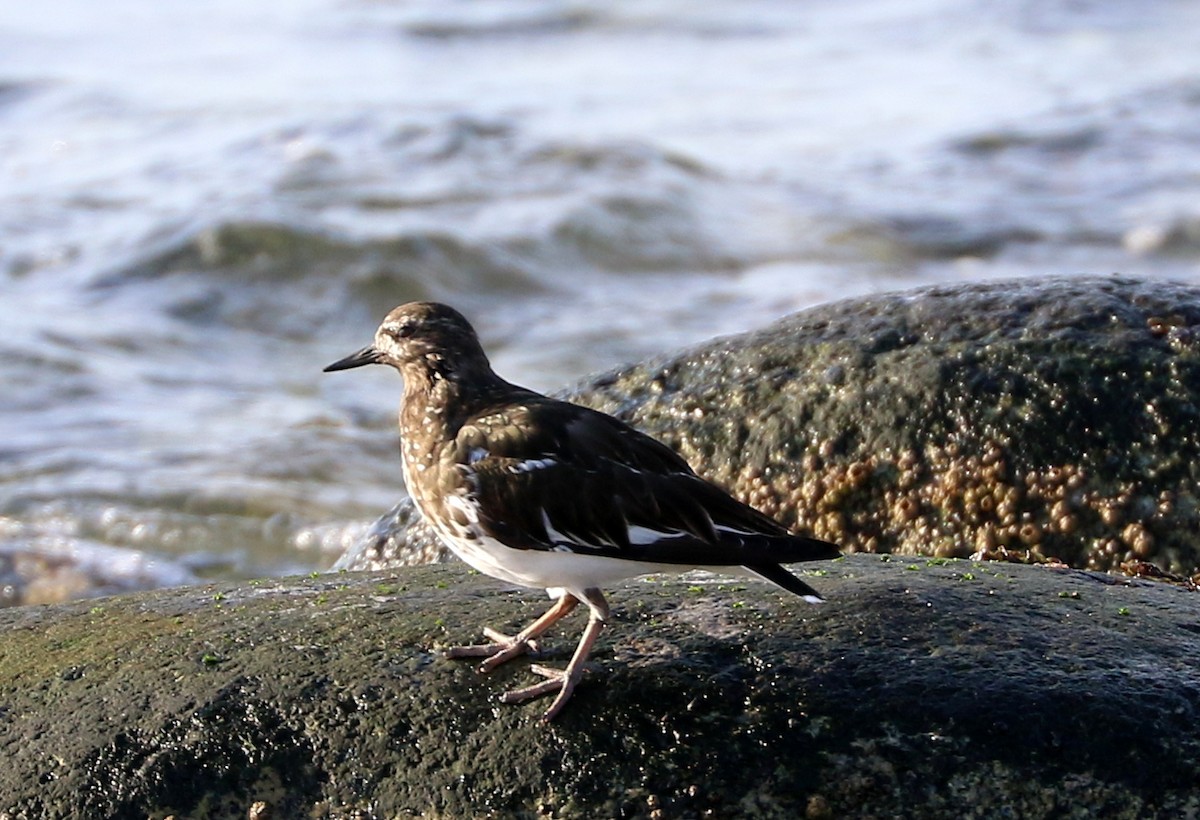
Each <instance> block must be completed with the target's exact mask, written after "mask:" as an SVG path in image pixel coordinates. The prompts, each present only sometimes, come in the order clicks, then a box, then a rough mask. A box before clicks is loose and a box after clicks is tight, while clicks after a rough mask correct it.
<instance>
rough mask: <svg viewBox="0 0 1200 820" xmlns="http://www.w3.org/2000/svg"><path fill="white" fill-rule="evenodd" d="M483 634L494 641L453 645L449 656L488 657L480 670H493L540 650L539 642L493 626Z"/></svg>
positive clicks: (487, 628)
mask: <svg viewBox="0 0 1200 820" xmlns="http://www.w3.org/2000/svg"><path fill="white" fill-rule="evenodd" d="M483 634H484V635H485V636H486V637H487V638H489V639H490V640H491V641H492V642H491V643H485V644H477V645H474V646H452V647H450V648H449V649H447V650H446V652H445V656H446V657H447V658H487V660H485V661H484V662H483V663H482V664H480V665H479V671H480V672H491V671H492V670H493V669H495V668H496V667H497V666H499V665H500V664H502V663H504V662H505V661H510V660H512V659H513V658H516V657H518V656H520V655H524V654H530V655H536V654H538V652H539V651H540V649H539V647H538V642H537V641H535V640H533V639H527V638H522V637H521V636H520V635H517V636H515V637H510V636H508V635H505V634H503V633H500V632H497V631H496V630H494V629H492V628H491V627H486V626H485V627H484V628H483Z"/></svg>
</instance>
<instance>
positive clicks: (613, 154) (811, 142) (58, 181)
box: [0, 0, 1200, 603]
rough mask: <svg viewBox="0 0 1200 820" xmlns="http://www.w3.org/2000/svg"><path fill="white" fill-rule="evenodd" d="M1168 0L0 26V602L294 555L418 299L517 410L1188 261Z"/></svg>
mask: <svg viewBox="0 0 1200 820" xmlns="http://www.w3.org/2000/svg"><path fill="white" fill-rule="evenodd" d="M1197 42H1200V4H1196V3H1193V2H1190V0H1154V2H1145V1H1144V0H1105V1H1104V2H1101V1H1100V0H1094V1H1093V0H1039V1H1038V2H1035V1H1034V0H1005V1H1004V2H1001V0H966V2H963V1H962V0H903V2H901V0H850V1H849V2H847V1H846V0H810V2H805V3H795V2H786V1H785V0H776V1H770V0H752V1H751V2H713V3H703V4H698V3H690V2H682V1H681V0H673V1H672V0H663V1H662V2H597V1H595V0H593V2H465V1H464V0H458V1H457V2H445V0H440V1H439V2H420V1H414V2H388V1H387V0H261V2H255V3H242V2H233V1H232V0H212V2H208V3H203V4H197V3H183V2H175V1H174V0H172V1H171V2H151V0H112V2H106V3H95V2H90V0H46V2H41V3H33V4H7V5H6V6H5V8H4V9H3V10H0V603H21V602H33V601H42V600H57V599H61V598H65V597H75V596H82V595H94V594H99V593H103V592H110V591H116V590H121V589H131V588H139V587H145V586H155V585H164V584H178V583H185V582H187V581H189V580H192V579H195V578H203V577H249V576H256V575H267V574H277V573H284V572H294V571H308V570H313V569H320V568H324V567H327V566H328V565H329V564H330V563H332V561H333V560H334V559H335V558H336V557H337V555H338V554H339V553H340V552H341V551H342V550H343V549H344V548H345V547H346V546H347V545H348V544H350V543H352V542H353V541H354V539H355V538H357V537H358V536H359V535H360V534H361V533H362V531H363V530H364V528H365V527H366V526H367V525H368V524H369V523H370V522H371V520H372V519H373V518H374V517H375V516H377V515H379V514H380V513H382V512H384V511H385V510H386V509H387V508H388V507H389V506H390V505H391V504H392V503H394V502H395V501H396V500H397V499H398V498H399V497H400V496H401V494H402V493H403V488H402V484H401V480H400V470H399V466H398V462H397V446H396V441H395V433H394V431H393V428H392V423H393V418H394V412H395V405H396V403H397V400H398V398H399V393H400V389H401V384H400V381H399V379H398V377H397V376H396V375H395V374H394V373H391V372H382V369H378V370H379V372H365V371H356V372H355V373H353V374H336V375H325V374H322V373H321V372H320V370H321V368H322V367H323V366H324V365H325V364H327V363H329V362H331V361H333V360H334V359H336V358H339V357H341V356H342V355H344V354H346V353H348V352H350V351H352V350H354V349H357V348H358V347H360V346H362V345H363V344H365V343H367V342H368V341H369V339H370V337H371V334H372V332H373V330H374V328H375V325H376V324H377V322H378V320H379V319H380V318H381V317H382V316H383V315H384V314H385V313H386V312H387V311H388V310H389V309H390V308H391V307H392V306H394V305H395V304H398V303H400V302H403V301H407V300H410V299H415V298H435V299H440V300H444V301H448V302H450V303H452V304H454V305H456V306H457V307H459V308H460V309H461V310H463V311H464V312H465V313H466V314H467V315H468V316H469V317H471V318H472V319H473V320H474V321H475V322H476V324H477V326H478V328H479V330H480V332H481V335H482V336H483V338H484V341H485V345H486V346H487V347H488V349H489V350H490V351H491V352H492V357H493V361H494V363H495V364H496V366H497V369H498V370H499V371H500V372H501V373H503V374H504V375H506V376H507V377H509V378H510V379H513V380H516V381H519V382H523V383H525V384H528V385H529V386H531V387H535V388H538V389H553V388H556V387H560V386H564V385H567V384H569V383H570V382H572V381H574V380H576V379H578V378H580V377H582V376H584V375H586V374H587V373H589V372H594V371H597V370H602V369H606V368H610V367H613V366H616V365H619V364H621V363H625V362H630V361H633V360H636V359H639V358H643V357H645V356H648V355H653V354H656V353H661V352H665V351H669V350H672V349H676V348H679V347H682V346H685V345H687V344H690V343H694V342H697V341H700V340H703V339H707V338H709V337H711V336H714V335H718V334H726V333H733V332H737V331H741V330H747V329H751V328H755V327H758V326H761V325H763V324H765V323H767V322H769V321H771V320H772V319H775V318H777V317H779V316H781V315H784V314H786V313H788V312H791V311H794V310H798V309H801V308H803V307H805V306H808V305H812V304H815V303H818V302H822V301H826V300H830V299H837V298H842V297H846V296H853V295H856V294H865V293H871V292H877V291H883V290H891V289H895V288H903V287H909V286H915V285H919V284H926V283H930V282H937V281H964V280H978V279H985V278H993V277H998V276H1039V275H1046V274H1062V273H1074V272H1078V273H1107V272H1118V271H1119V272H1124V273H1132V274H1138V275H1144V276H1151V277H1169V278H1174V279H1182V280H1185V281H1193V282H1198V281H1200V49H1197V48H1196V47H1195V44H1196V43H1197Z"/></svg>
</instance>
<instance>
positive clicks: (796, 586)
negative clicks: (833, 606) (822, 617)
mask: <svg viewBox="0 0 1200 820" xmlns="http://www.w3.org/2000/svg"><path fill="white" fill-rule="evenodd" d="M818 543H824V542H818ZM834 555H835V556H836V555H837V553H836V552H835V553H834ZM746 569H748V570H750V571H751V572H753V573H755V574H756V575H761V576H762V577H763V578H766V579H767V580H768V581H770V582H771V583H773V584H778V585H779V586H781V587H783V588H784V589H786V590H787V591H788V592H791V593H792V594H794V595H799V596H800V597H801V598H803V599H804V600H806V601H808V602H810V603H814V604H819V603H822V602H823V601H824V600H825V599H824V598H822V597H821V595H820V593H818V592H817V591H816V590H815V589H813V588H812V587H810V586H809V585H808V584H806V583H804V582H803V581H801V580H800V579H799V578H797V577H796V576H795V575H792V574H791V573H790V572H788V571H787V570H786V569H784V568H783V567H781V566H779V564H747V565H746Z"/></svg>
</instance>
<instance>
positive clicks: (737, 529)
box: [457, 397, 838, 580]
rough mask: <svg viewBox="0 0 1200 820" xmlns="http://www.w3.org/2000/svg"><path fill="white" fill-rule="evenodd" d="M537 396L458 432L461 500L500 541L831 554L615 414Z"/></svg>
mask: <svg viewBox="0 0 1200 820" xmlns="http://www.w3.org/2000/svg"><path fill="white" fill-rule="evenodd" d="M538 398H539V400H536V401H535V400H532V399H531V400H530V401H529V402H526V403H525V404H523V405H522V406H521V407H520V408H511V407H509V408H506V409H505V411H504V412H497V413H495V414H491V415H489V414H481V415H480V416H478V417H477V418H475V419H473V420H470V421H469V422H468V423H467V424H465V425H464V426H463V427H462V428H461V430H460V432H459V435H458V439H457V442H458V447H459V451H460V456H461V464H462V466H461V469H463V470H464V471H465V472H466V475H467V478H468V484H469V486H470V488H471V494H470V499H469V500H470V503H472V505H473V506H474V507H475V509H476V511H477V513H478V521H479V525H480V526H481V527H482V528H483V529H484V530H485V532H486V533H487V534H488V535H490V536H492V537H493V538H495V539H497V540H498V541H500V542H501V543H504V544H506V545H508V546H510V547H513V548H516V549H543V550H569V551H571V552H577V553H585V554H592V555H603V556H607V557H612V558H621V559H628V560H636V561H645V562H655V563H670V564H688V565H693V566H696V565H711V566H721V565H744V566H749V567H751V568H752V569H756V571H757V568H756V567H755V565H757V564H764V563H765V564H777V563H778V562H792V561H810V560H820V559H827V558H834V557H837V555H838V551H837V548H836V547H835V546H834V545H832V544H828V543H826V542H824V541H818V540H815V539H810V538H804V537H802V536H793V535H789V534H788V532H787V530H786V529H785V528H784V527H782V526H781V525H780V524H779V523H777V522H776V521H774V520H773V519H771V518H769V517H767V516H765V515H763V514H762V513H760V512H758V511H757V510H754V509H753V508H751V507H748V506H746V505H745V504H742V503H741V502H740V501H737V500H736V499H734V498H733V497H732V496H730V495H728V494H727V493H726V492H725V491H724V490H722V489H720V488H719V487H717V486H716V485H714V484H711V483H709V482H708V481H705V480H704V479H702V478H700V477H699V476H697V475H696V474H695V473H694V472H693V471H692V469H691V467H689V466H688V464H687V462H685V461H684V460H683V459H682V458H681V457H680V456H679V455H678V454H676V453H675V452H674V451H673V450H671V449H670V448H668V447H666V446H665V445H663V444H662V443H660V442H658V441H655V440H654V439H652V438H650V437H648V436H646V435H644V434H642V433H639V432H637V431H636V430H634V429H633V428H631V427H629V426H627V425H625V424H623V423H622V422H620V421H618V420H617V419H614V418H612V417H610V416H606V415H604V414H602V413H597V412H595V411H592V410H589V409H587V408H584V407H579V406H576V405H572V404H567V403H564V402H557V401H554V400H551V399H544V398H541V397H538ZM763 574H766V573H763ZM789 577H790V576H789ZM772 580H775V579H774V578H772Z"/></svg>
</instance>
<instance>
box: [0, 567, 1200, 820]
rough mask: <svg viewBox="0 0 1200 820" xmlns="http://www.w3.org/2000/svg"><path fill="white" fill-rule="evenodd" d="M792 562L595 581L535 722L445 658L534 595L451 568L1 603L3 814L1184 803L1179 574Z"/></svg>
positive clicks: (1051, 810) (1185, 617)
mask: <svg viewBox="0 0 1200 820" xmlns="http://www.w3.org/2000/svg"><path fill="white" fill-rule="evenodd" d="M809 580H810V581H811V582H812V583H813V584H816V585H818V586H819V587H820V588H821V591H822V592H823V593H825V594H826V595H827V596H828V599H829V601H828V603H827V604H825V605H822V606H811V605H808V604H806V603H804V602H803V601H800V600H799V599H797V598H795V597H793V596H789V595H786V594H784V593H781V592H779V591H777V590H775V589H773V588H771V587H769V586H768V585H766V584H759V583H752V582H743V581H733V580H729V579H721V578H716V577H712V576H704V577H689V578H683V579H679V578H669V579H668V578H659V579H651V580H643V581H637V582H631V583H629V584H626V585H624V586H622V587H620V588H618V589H616V590H614V591H613V594H612V595H611V596H610V600H612V601H613V604H614V618H613V621H612V624H611V628H610V629H609V630H608V631H607V632H606V633H605V635H604V636H603V638H602V640H601V643H600V649H599V652H598V654H597V656H596V668H595V673H594V674H593V675H592V676H591V677H590V678H589V679H588V680H586V681H585V682H584V684H583V685H582V686H581V688H580V690H579V691H578V692H577V693H576V696H575V698H574V699H573V700H572V703H571V704H570V705H569V707H568V709H567V710H566V711H565V712H564V713H563V715H562V716H561V720H559V721H556V722H555V723H554V724H553V725H551V726H550V727H548V728H547V727H543V726H542V725H541V724H540V723H539V722H538V720H537V718H538V716H539V715H540V713H541V709H542V708H543V706H544V704H537V703H533V704H525V705H522V706H502V705H499V704H497V703H496V701H495V696H496V695H497V694H498V693H499V692H501V691H503V690H504V689H505V688H507V687H511V686H513V685H517V684H518V683H520V682H524V681H527V680H529V678H530V675H529V673H528V670H527V668H526V667H527V661H524V660H521V661H516V662H513V663H512V664H510V665H509V667H508V668H505V669H502V670H499V671H497V672H496V673H494V674H493V675H490V676H481V675H479V674H477V673H476V672H475V671H474V669H473V668H472V665H471V664H469V663H463V662H457V661H448V660H445V659H442V658H441V657H440V655H439V652H438V650H439V648H440V647H443V646H446V645H449V644H453V643H460V642H469V641H471V640H474V639H475V638H476V636H477V635H478V629H479V626H480V625H481V624H482V623H491V624H494V625H497V626H499V627H501V628H507V627H509V626H511V625H515V624H518V623H520V622H522V621H524V620H527V619H530V618H532V617H534V616H535V615H536V614H538V612H539V611H540V609H542V608H544V607H545V604H546V601H545V598H544V597H543V596H542V595H540V594H537V593H534V592H530V591H515V590H509V589H507V588H505V587H504V586H502V585H501V584H499V583H498V582H495V581H493V580H491V579H488V578H485V577H483V576H479V575H475V574H472V573H468V572H467V571H466V570H464V569H463V568H462V567H461V565H441V566H431V567H414V568H408V569H404V570H401V571H399V572H395V573H335V574H333V575H325V576H320V577H317V578H309V577H305V578H294V579H285V580H280V581H269V582H264V583H262V584H259V585H245V584H242V585H238V584H220V585H208V586H201V587H188V588H182V589H175V590H163V591H156V592H149V593H141V594H137V595H128V596H122V597H116V598H107V599H100V600H96V601H92V602H83V603H77V604H69V605H61V606H54V607H21V608H14V609H10V610H6V611H3V612H0V715H3V717H4V719H3V721H0V747H2V748H3V749H4V756H5V759H6V761H7V765H6V766H5V767H3V770H2V771H0V816H3V817H7V818H12V819H13V820H16V818H29V819H30V820H32V818H67V817H110V818H126V817H128V818H138V820H144V818H155V820H161V819H162V818H164V817H167V816H170V815H174V816H175V817H189V818H203V817H230V818H232V817H242V818H244V817H247V816H248V812H249V810H250V807H251V806H252V805H253V804H255V803H260V802H261V803H263V804H265V807H266V808H267V810H269V811H271V812H273V813H272V814H270V815H269V816H272V817H300V816H311V817H336V818H350V817H358V818H375V817H379V818H390V817H396V816H407V815H418V816H454V817H462V816H478V815H480V814H496V815H502V816H529V817H533V816H542V817H596V816H610V817H615V816H628V817H677V816H693V817H701V816H723V817H728V816H758V817H798V816H801V817H802V816H808V817H812V818H822V817H839V816H850V815H853V816H859V817H866V816H896V815H897V813H900V814H903V815H905V816H922V817H947V818H950V817H954V818H959V817H963V816H975V817H993V816H1022V817H1036V816H1094V815H1096V814H1101V813H1102V814H1104V815H1105V816H1109V817H1129V818H1134V817H1137V818H1144V817H1154V816H1162V817H1167V816H1172V817H1174V816H1187V814H1188V812H1192V813H1194V812H1196V811H1200V797H1198V796H1197V794H1196V792H1195V783H1196V782H1197V779H1198V778H1200V763H1198V762H1197V761H1200V736H1198V735H1197V734H1196V732H1195V730H1194V727H1195V724H1196V721H1197V720H1198V719H1200V684H1198V683H1197V681H1200V630H1198V629H1197V628H1196V625H1197V624H1198V623H1200V597H1198V596H1196V595H1195V594H1194V593H1191V592H1187V591H1185V590H1181V589H1179V588H1176V587H1172V586H1169V585H1166V584H1159V583H1152V582H1147V581H1139V580H1136V579H1122V578H1117V577H1113V576H1108V575H1104V574H1100V573H1093V572H1085V571H1078V570H1065V569H1053V568H1048V567H1033V566H1023V565H1011V564H999V563H995V562H984V563H979V562H970V561H960V560H948V559H921V558H918V559H901V558H898V557H891V556H869V555H856V556H850V557H849V558H846V559H843V560H839V561H836V562H831V563H829V564H827V565H825V567H824V568H822V569H819V570H817V571H816V572H815V573H813V574H811V577H810V579H809ZM581 625H582V623H581V621H580V620H579V619H578V618H572V619H571V620H570V621H569V622H568V623H565V624H564V627H563V629H562V630H561V631H557V632H556V633H554V637H552V639H551V640H550V642H549V643H550V649H549V653H550V658H549V660H548V662H559V663H561V662H562V661H564V660H565V657H566V655H567V654H568V653H569V651H570V648H571V646H572V645H573V643H574V639H575V635H576V630H578V629H579V628H581ZM261 808H262V807H260V809H261ZM263 816H266V815H263Z"/></svg>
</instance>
